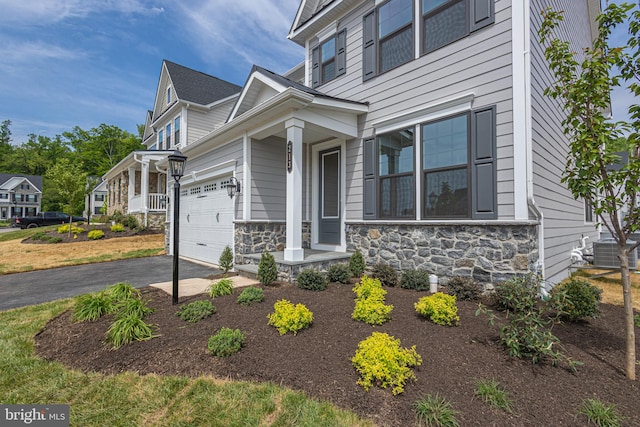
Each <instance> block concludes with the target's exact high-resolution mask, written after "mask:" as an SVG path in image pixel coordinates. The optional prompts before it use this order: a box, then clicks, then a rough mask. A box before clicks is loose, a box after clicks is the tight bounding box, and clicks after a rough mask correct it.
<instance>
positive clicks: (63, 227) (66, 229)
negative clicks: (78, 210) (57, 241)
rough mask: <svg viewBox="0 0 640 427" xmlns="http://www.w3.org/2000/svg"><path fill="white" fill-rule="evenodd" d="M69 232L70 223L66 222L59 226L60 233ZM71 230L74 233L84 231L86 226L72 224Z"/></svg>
mask: <svg viewBox="0 0 640 427" xmlns="http://www.w3.org/2000/svg"><path fill="white" fill-rule="evenodd" d="M68 232H69V224H64V225H61V226H60V227H58V234H64V233H68ZM71 232H72V233H73V234H80V233H84V228H82V227H77V226H75V225H72V226H71Z"/></svg>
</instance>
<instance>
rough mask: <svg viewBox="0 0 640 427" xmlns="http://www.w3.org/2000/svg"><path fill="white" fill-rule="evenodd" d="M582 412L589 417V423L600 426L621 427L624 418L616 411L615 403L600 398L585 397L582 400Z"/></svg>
mask: <svg viewBox="0 0 640 427" xmlns="http://www.w3.org/2000/svg"><path fill="white" fill-rule="evenodd" d="M580 414H582V415H584V416H586V417H587V419H588V420H589V425H591V424H595V425H596V426H598V427H619V426H621V425H622V418H621V417H620V416H619V415H618V414H617V413H616V408H615V405H607V404H606V403H604V402H602V401H600V400H598V399H585V400H583V401H582V408H580Z"/></svg>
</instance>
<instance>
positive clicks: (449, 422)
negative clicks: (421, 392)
mask: <svg viewBox="0 0 640 427" xmlns="http://www.w3.org/2000/svg"><path fill="white" fill-rule="evenodd" d="M413 408H414V410H415V412H416V415H417V417H418V425H420V426H422V425H425V426H428V427H431V426H437V427H458V426H459V424H458V421H457V420H456V414H457V413H458V411H456V410H455V409H453V407H452V406H451V403H449V402H447V400H446V399H445V398H444V397H441V396H440V395H438V394H437V393H436V394H435V395H431V394H428V395H426V396H424V397H423V398H422V399H420V400H418V401H417V402H415V403H414V404H413Z"/></svg>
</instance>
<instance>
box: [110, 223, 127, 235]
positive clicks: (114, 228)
mask: <svg viewBox="0 0 640 427" xmlns="http://www.w3.org/2000/svg"><path fill="white" fill-rule="evenodd" d="M111 231H113V232H116V233H122V232H123V231H124V225H122V224H113V225H112V226H111Z"/></svg>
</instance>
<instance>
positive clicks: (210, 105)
mask: <svg viewBox="0 0 640 427" xmlns="http://www.w3.org/2000/svg"><path fill="white" fill-rule="evenodd" d="M239 96H240V92H238V93H236V94H233V95H231V96H228V97H226V98H223V99H219V100H217V101H214V102H212V103H211V104H207V105H205V106H204V107H205V108H207V109H211V108H214V107H217V106H218V105H221V104H224V103H227V102H229V101H233V100H234V99H237V98H238V97H239ZM194 105H197V104H194Z"/></svg>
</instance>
